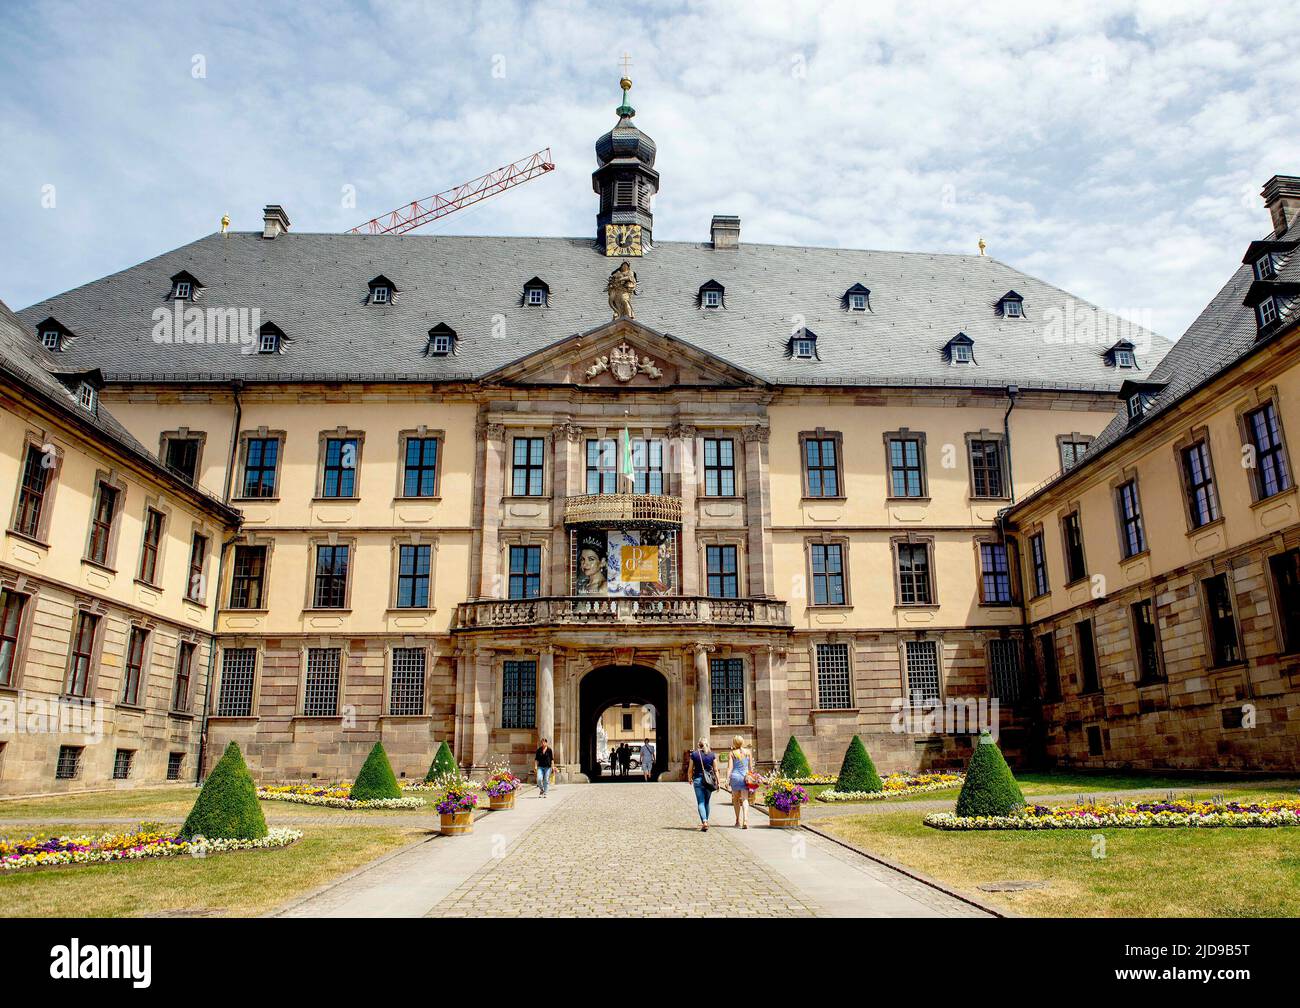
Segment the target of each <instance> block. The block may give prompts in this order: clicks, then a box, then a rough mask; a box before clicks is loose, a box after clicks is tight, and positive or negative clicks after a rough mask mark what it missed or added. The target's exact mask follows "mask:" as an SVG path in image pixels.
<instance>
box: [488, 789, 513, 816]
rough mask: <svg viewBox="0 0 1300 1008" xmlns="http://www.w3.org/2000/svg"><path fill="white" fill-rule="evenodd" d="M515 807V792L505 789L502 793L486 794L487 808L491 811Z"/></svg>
mask: <svg viewBox="0 0 1300 1008" xmlns="http://www.w3.org/2000/svg"><path fill="white" fill-rule="evenodd" d="M514 807H515V793H514V792H513V791H507V792H506V793H505V794H503V795H488V808H490V809H491V810H492V811H493V812H501V811H502V810H504V809H512V808H514Z"/></svg>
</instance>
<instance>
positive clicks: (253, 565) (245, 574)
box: [230, 546, 266, 609]
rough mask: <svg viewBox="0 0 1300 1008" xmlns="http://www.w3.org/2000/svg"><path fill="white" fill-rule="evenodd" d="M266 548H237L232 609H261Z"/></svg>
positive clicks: (232, 570)
mask: <svg viewBox="0 0 1300 1008" xmlns="http://www.w3.org/2000/svg"><path fill="white" fill-rule="evenodd" d="M265 578H266V547H265V546H236V547H235V558H234V562H233V563H232V564H231V574H230V608H231V609H261V608H262V587H263V582H264V581H265Z"/></svg>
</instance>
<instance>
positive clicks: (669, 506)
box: [564, 494, 682, 525]
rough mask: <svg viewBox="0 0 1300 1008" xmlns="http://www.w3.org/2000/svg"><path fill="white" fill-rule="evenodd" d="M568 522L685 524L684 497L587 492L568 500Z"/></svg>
mask: <svg viewBox="0 0 1300 1008" xmlns="http://www.w3.org/2000/svg"><path fill="white" fill-rule="evenodd" d="M564 521H565V524H566V525H578V524H581V523H583V522H663V523H665V524H669V525H680V524H681V523H682V499H681V498H680V497H664V496H660V495H656V494H587V495H585V496H582V497H566V498H565V499H564Z"/></svg>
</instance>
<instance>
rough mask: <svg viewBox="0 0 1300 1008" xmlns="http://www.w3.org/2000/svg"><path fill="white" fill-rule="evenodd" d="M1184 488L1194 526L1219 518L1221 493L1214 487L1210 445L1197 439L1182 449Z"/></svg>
mask: <svg viewBox="0 0 1300 1008" xmlns="http://www.w3.org/2000/svg"><path fill="white" fill-rule="evenodd" d="M1182 459H1183V488H1184V490H1185V491H1186V493H1187V513H1188V515H1189V516H1190V517H1191V521H1192V528H1200V527H1201V526H1202V525H1208V524H1209V523H1210V522H1212V521H1217V520H1218V518H1219V494H1218V491H1216V490H1215V488H1214V472H1213V470H1212V469H1211V468H1210V446H1209V445H1208V444H1206V443H1205V442H1204V441H1197V442H1196V444H1194V445H1192V446H1191V447H1190V448H1184V449H1183V451H1182Z"/></svg>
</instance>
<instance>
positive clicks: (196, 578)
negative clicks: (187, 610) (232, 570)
mask: <svg viewBox="0 0 1300 1008" xmlns="http://www.w3.org/2000/svg"><path fill="white" fill-rule="evenodd" d="M207 558H208V537H207V536H201V535H199V534H198V533H197V532H196V533H194V538H193V539H192V540H190V580H189V584H187V585H186V586H185V597H186V598H187V599H189V600H190V601H191V602H202V601H203V599H204V598H205V597H206V596H207V579H206V578H205V577H204V576H203V564H204V562H205V561H206V560H207Z"/></svg>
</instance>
